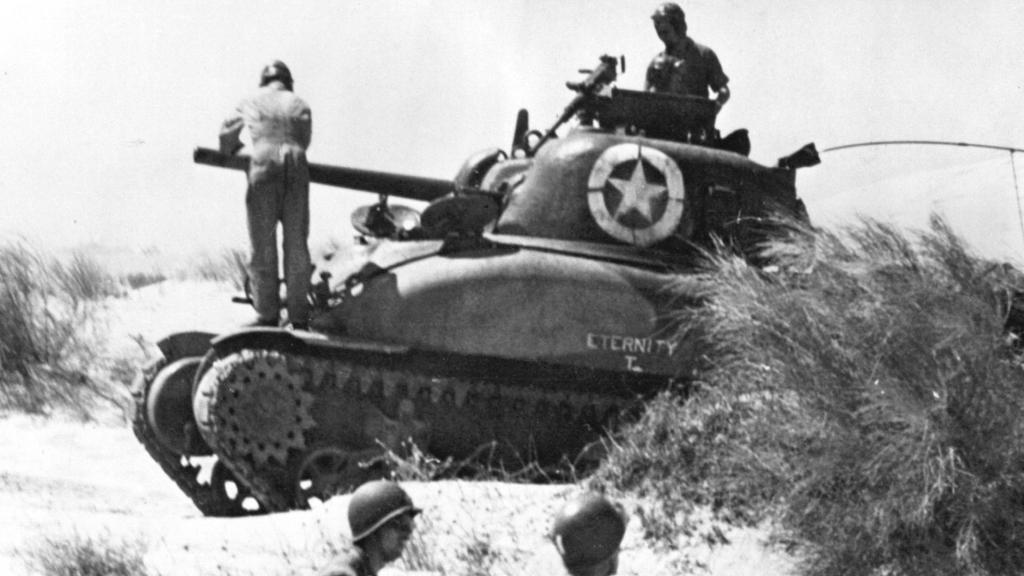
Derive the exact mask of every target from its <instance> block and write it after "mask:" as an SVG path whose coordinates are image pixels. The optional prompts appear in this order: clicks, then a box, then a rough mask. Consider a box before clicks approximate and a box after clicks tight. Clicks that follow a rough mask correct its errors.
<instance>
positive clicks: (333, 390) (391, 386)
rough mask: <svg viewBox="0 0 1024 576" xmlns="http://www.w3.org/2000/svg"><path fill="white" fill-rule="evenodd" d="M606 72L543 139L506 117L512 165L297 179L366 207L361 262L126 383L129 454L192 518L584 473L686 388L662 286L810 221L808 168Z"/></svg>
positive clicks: (205, 154) (236, 161)
mask: <svg viewBox="0 0 1024 576" xmlns="http://www.w3.org/2000/svg"><path fill="white" fill-rule="evenodd" d="M619 63H620V61H619V60H617V59H616V58H613V57H609V56H603V57H601V59H600V63H599V65H598V66H597V67H596V68H594V69H593V70H589V71H585V72H586V73H587V76H586V77H585V79H583V80H582V81H580V82H569V83H567V86H568V87H569V89H570V90H571V91H572V93H573V96H572V98H571V101H570V102H569V104H568V106H566V108H565V109H564V110H563V111H562V113H561V115H560V116H559V117H558V120H557V121H556V122H555V124H554V125H553V126H551V127H549V128H547V129H546V130H533V129H531V128H530V126H529V115H528V114H527V113H526V111H520V113H519V115H518V117H517V118H516V123H515V129H514V135H513V138H512V145H511V146H510V148H509V149H508V150H503V149H500V148H493V149H487V150H483V151H480V152H478V153H476V154H472V155H470V156H469V157H468V159H467V160H466V161H465V163H464V165H463V166H461V167H460V168H459V169H458V170H457V171H456V174H455V176H454V178H452V179H451V180H442V179H431V178H423V177H418V176H412V175H404V174H392V173H382V172H374V171H368V170H362V169H357V168H348V167H341V166H333V165H326V164H312V165H311V166H310V174H311V179H312V180H313V181H314V182H320V183H323V184H328V185H332V186H338V187H342V188H346V189H350V190H366V191H372V192H376V193H378V194H379V195H380V196H379V201H377V202H375V203H373V204H371V205H368V206H364V207H362V208H360V209H358V210H356V211H355V213H354V214H353V215H352V222H353V225H354V226H355V228H356V229H357V230H358V231H359V232H360V235H361V236H360V243H359V245H358V246H357V247H356V248H355V249H354V250H352V251H351V253H350V254H347V255H345V256H338V257H335V258H332V259H330V260H325V261H323V262H319V263H318V264H317V267H316V269H315V270H314V271H313V275H314V285H313V288H312V289H311V293H310V295H309V298H310V300H311V302H312V304H313V308H314V312H313V316H312V319H311V322H310V328H309V330H287V329H274V328H248V329H240V330H238V331H236V332H232V333H227V334H211V333H205V332H188V333H181V334H172V335H170V336H168V337H167V338H165V339H164V340H162V341H161V342H160V343H159V348H160V351H161V353H162V357H161V358H158V359H157V360H155V361H154V362H153V363H152V364H150V365H149V366H147V367H146V368H145V369H143V370H142V372H141V374H140V375H139V376H138V377H137V378H136V380H135V382H134V383H133V385H132V391H133V396H134V400H135V413H134V416H133V425H134V429H135V433H136V435H137V437H138V439H139V440H140V441H141V442H142V444H143V445H144V446H145V447H146V449H147V450H148V451H149V453H150V454H151V455H152V457H153V458H154V459H155V460H156V461H157V462H158V463H159V464H160V466H161V467H162V468H163V470H164V471H165V472H166V473H167V474H168V476H170V477H171V478H172V479H173V480H174V481H175V482H176V483H177V484H178V486H179V487H180V488H181V489H182V490H183V491H184V492H185V493H186V494H187V495H188V496H189V497H190V498H191V499H192V500H193V502H194V503H195V504H196V506H197V507H198V508H199V509H200V510H201V511H202V512H203V513H204V514H207V515H219V516H230V515H239V514H248V513H253V512H275V511H282V510H289V509H296V508H303V507H306V506H308V504H309V502H310V501H311V500H312V499H314V498H320V499H324V498H326V497H328V496H330V495H332V494H335V493H338V492H343V491H346V490H350V489H352V488H354V487H355V486H357V485H358V484H360V483H361V482H363V481H365V480H368V479H370V478H373V477H378V476H381V475H384V474H387V473H388V472H389V467H390V466H392V465H393V463H394V462H395V460H396V459H395V458H392V457H391V455H395V454H397V455H406V456H408V455H410V454H411V455H412V456H417V457H421V456H422V455H428V456H430V457H432V458H436V459H438V460H439V461H443V462H447V463H448V467H449V469H451V470H453V471H455V473H465V474H469V475H471V474H473V473H475V472H476V471H479V470H480V469H493V468H500V469H503V470H505V471H506V472H507V473H508V474H509V475H511V476H516V475H526V474H527V473H529V474H532V475H534V476H535V477H547V478H550V477H552V475H554V477H558V476H557V475H558V474H559V473H566V472H567V473H569V474H573V473H576V474H578V473H581V472H585V471H586V470H589V469H591V468H592V467H593V466H594V465H595V464H596V463H597V462H598V461H599V459H600V456H601V449H600V448H601V446H602V443H601V440H602V439H603V438H604V437H605V435H606V434H607V433H608V432H609V431H612V430H614V429H615V428H616V426H617V425H619V423H621V422H622V421H623V420H624V419H628V418H629V417H631V415H633V414H635V413H636V412H637V407H638V406H640V405H642V402H643V401H644V399H646V398H649V397H650V396H651V395H652V394H654V393H656V392H658V391H660V390H663V389H665V388H666V387H668V386H672V385H675V384H685V382H687V381H688V380H690V379H692V378H693V376H694V370H695V367H696V359H695V358H692V356H693V354H694V351H693V346H692V343H691V342H687V341H686V340H685V338H682V337H681V336H680V335H681V334H685V330H680V329H679V328H680V327H679V326H677V325H676V324H675V321H674V320H673V318H674V315H673V311H675V310H678V308H679V306H683V305H690V306H695V305H699V303H697V302H679V301H674V300H673V298H672V295H671V294H670V293H669V291H667V290H666V287H667V286H668V285H669V284H670V283H672V282H673V280H674V279H677V278H678V276H679V275H680V274H686V273H687V272H690V271H694V270H695V269H696V266H697V264H698V260H699V259H700V255H701V253H702V252H701V251H702V250H703V249H706V248H708V247H709V246H711V245H712V243H715V242H725V243H727V244H729V245H732V246H734V247H736V249H737V250H739V251H741V252H744V253H750V254H753V250H752V249H753V247H754V246H755V245H756V243H757V242H758V241H759V240H760V239H761V238H762V237H763V234H764V233H765V231H766V230H767V229H768V228H770V226H771V225H772V224H771V223H772V222H774V221H775V220H774V218H775V217H776V216H778V215H780V214H781V215H787V216H789V217H793V218H798V219H802V220H806V219H807V215H806V213H805V211H804V209H803V205H802V203H801V201H800V199H799V198H798V196H797V194H796V189H795V173H796V170H797V169H798V168H801V167H804V166H809V165H813V164H814V163H816V162H817V155H816V152H815V150H814V147H813V145H807V146H805V147H804V148H802V149H801V150H799V151H797V152H796V153H795V154H793V155H791V156H788V157H786V158H783V159H781V160H780V161H779V164H778V165H777V166H771V167H769V166H764V165H761V164H758V163H756V162H754V161H752V160H750V159H749V158H748V157H747V156H746V154H747V153H748V152H749V141H747V140H746V133H745V132H744V131H737V132H734V133H733V134H731V135H729V136H727V137H724V138H723V137H721V135H720V133H719V132H718V130H717V129H716V128H715V115H716V113H717V108H716V106H715V104H714V103H713V102H711V101H709V100H707V99H702V98H690V97H683V96H675V95H667V94H655V93H646V92H639V91H631V90H625V89H619V88H617V87H616V86H615V85H614V80H615V78H616V75H617V70H618V67H619V65H620V64H619ZM573 119H575V122H571V123H570V120H573ZM559 130H561V131H562V132H563V133H561V134H560V133H559ZM194 156H195V160H196V161H197V162H199V163H203V164H209V165H213V166H220V167H225V168H231V169H245V168H246V166H247V162H248V159H247V158H246V157H244V156H224V155H221V154H219V153H218V152H216V151H213V150H208V149H203V148H198V149H196V151H195V154H194ZM392 197H398V198H409V199H416V200H422V201H426V202H428V204H427V205H426V207H425V208H424V209H423V210H422V212H418V211H414V210H412V209H409V208H403V207H399V206H393V205H392V204H391V203H390V198H392ZM314 217H315V215H314ZM241 300H243V301H244V300H245V298H242V299H241Z"/></svg>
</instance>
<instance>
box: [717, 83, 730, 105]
mask: <svg viewBox="0 0 1024 576" xmlns="http://www.w3.org/2000/svg"><path fill="white" fill-rule="evenodd" d="M716 92H717V93H718V96H717V97H716V98H715V103H716V104H718V107H719V108H721V107H722V106H725V103H726V102H728V101H729V97H730V96H732V92H730V91H729V85H728V84H722V86H721V87H720V88H719V89H718V90H716Z"/></svg>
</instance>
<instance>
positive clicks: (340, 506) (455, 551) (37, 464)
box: [0, 282, 794, 576]
mask: <svg viewBox="0 0 1024 576" xmlns="http://www.w3.org/2000/svg"><path fill="white" fill-rule="evenodd" d="M232 295H233V294H232V289H231V288H230V287H225V286H223V285H218V284H208V283H195V282H193V283H181V282H165V283H162V284H159V285H155V286H150V287H147V288H144V289H142V290H139V291H135V292H133V293H132V294H130V295H128V296H127V297H125V298H120V299H117V300H114V301H112V302H111V303H110V304H109V305H108V308H107V311H106V313H105V314H104V320H103V321H102V322H101V323H100V325H99V331H100V332H101V333H103V334H104V336H105V339H106V341H107V342H108V345H107V346H106V349H105V351H104V352H103V354H102V355H101V356H100V357H98V358H97V362H115V361H117V359H119V358H120V359H121V360H120V361H121V362H124V361H125V360H124V359H128V361H129V362H132V363H134V362H139V363H141V362H142V361H143V360H144V359H145V357H146V356H147V355H150V354H152V353H154V350H155V347H154V342H155V341H156V340H157V339H159V338H160V337H161V336H163V335H166V334H168V333H170V332H173V331H176V330H184V329H206V330H211V331H223V330H227V329H230V328H232V327H236V326H238V325H239V324H241V323H243V322H245V321H247V320H248V319H250V317H251V315H252V311H251V310H250V309H249V308H248V307H246V306H244V305H238V304H232V303H231V302H230V297H231V296H232ZM99 420H100V421H98V422H88V423H84V422H81V421H76V420H75V419H72V418H63V417H50V418H42V417H35V416H24V415H12V416H6V417H2V418H0V437H2V438H3V439H4V441H3V442H2V443H0V510H2V511H3V514H0V574H10V575H20V574H29V573H30V572H28V570H27V568H26V565H25V563H24V562H23V561H22V559H21V558H20V556H19V553H18V550H25V549H27V548H31V547H32V546H35V545H38V543H39V542H41V541H42V539H43V538H46V537H50V538H54V537H57V538H60V537H63V536H66V535H69V534H77V535H79V536H81V537H93V538H95V539H98V540H99V541H108V542H111V543H114V544H116V543H117V542H121V541H133V542H141V543H143V544H144V545H145V549H146V556H145V558H146V563H147V566H148V567H149V568H150V571H151V572H153V573H156V574H163V575H167V576H175V575H179V574H180V575H185V574H189V575H197V574H200V575H201V574H209V575H216V574H237V575H250V574H251V575H256V574H312V573H315V570H316V568H317V567H318V566H321V565H322V564H323V563H324V562H325V561H326V560H327V559H328V558H329V557H330V555H331V553H332V552H334V551H337V550H338V549H341V548H344V547H345V546H347V541H348V537H349V532H348V527H347V525H346V521H345V511H346V506H347V503H348V497H347V496H338V497H335V498H333V499H331V500H330V501H328V502H327V503H325V504H323V505H320V506H317V507H315V508H314V509H313V510H309V511H301V512H290V513H284V514H275V515H271V516H261V517H253V518H242V519H216V518H204V517H202V516H201V515H200V514H199V512H198V511H197V510H196V509H195V508H194V507H193V506H192V504H191V502H190V501H189V500H188V499H187V498H186V497H185V496H184V495H183V494H182V493H181V492H180V491H179V490H178V489H177V487H176V486H175V485H174V484H173V482H172V481H171V480H170V479H168V478H167V477H166V476H164V474H163V472H162V471H161V470H160V469H159V467H158V466H157V465H156V464H155V463H154V462H152V461H151V460H150V459H149V457H148V456H147V455H146V453H145V451H144V450H143V448H142V447H141V446H140V445H139V444H138V442H136V440H135V438H134V436H133V435H132V433H131V431H130V430H129V429H128V428H127V427H126V426H125V425H124V422H123V420H122V418H121V416H120V414H119V412H118V411H117V410H110V411H109V413H104V414H103V415H102V416H101V418H100V419H99ZM406 487H407V489H408V491H409V492H410V494H411V495H412V497H413V499H414V501H416V503H417V504H418V505H420V506H421V507H423V508H424V509H425V512H424V514H423V515H422V517H421V519H420V521H419V523H418V529H417V533H416V536H415V537H414V542H413V546H411V547H410V549H409V550H408V551H407V554H406V557H405V558H404V559H403V561H400V562H399V563H396V565H395V566H394V567H392V568H389V570H388V571H389V572H390V573H392V574H394V573H428V574H445V573H446V574H486V573H490V574H510V575H511V574H561V573H564V571H563V569H562V567H561V565H560V563H559V560H558V557H557V554H556V553H555V550H554V547H553V546H552V545H551V543H550V542H549V541H548V540H547V539H546V533H547V531H548V530H549V528H550V518H551V515H552V513H553V512H554V510H555V509H556V508H557V507H558V506H559V505H560V503H561V502H562V501H563V500H564V499H565V498H566V497H567V496H568V495H570V494H572V493H573V491H575V490H577V487H575V486H568V485H560V486H559V485H556V486H551V485H548V486H527V485H513V484H501V483H481V482H462V481H445V482H434V483H408V484H406ZM640 504H641V503H637V502H627V508H631V509H634V510H635V507H636V506H638V505H640ZM647 505H650V503H647ZM725 536H726V537H727V538H728V540H729V542H728V544H725V545H715V546H712V545H710V544H708V543H707V541H706V540H705V539H704V537H703V535H702V534H701V533H697V534H694V535H693V537H692V538H690V539H689V540H687V541H683V542H680V548H679V549H678V550H675V551H672V552H667V551H657V550H653V549H652V548H651V547H650V546H649V545H648V544H647V543H646V542H645V541H644V540H643V527H642V525H641V522H640V521H639V520H638V519H637V516H636V515H635V514H634V515H633V521H631V522H630V524H629V529H628V531H627V534H626V538H625V541H624V543H623V552H622V555H621V562H620V574H645V575H651V574H681V573H692V574H710V575H714V576H732V575H736V576H739V575H746V574H758V575H766V576H783V575H786V574H792V573H794V560H793V558H791V557H790V556H788V555H786V554H784V553H782V552H780V551H778V550H774V549H770V548H768V547H766V546H765V545H764V542H765V532H764V531H761V530H753V529H745V530H739V529H726V532H725Z"/></svg>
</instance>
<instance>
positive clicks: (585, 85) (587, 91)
mask: <svg viewBox="0 0 1024 576" xmlns="http://www.w3.org/2000/svg"><path fill="white" fill-rule="evenodd" d="M620 62H621V64H622V71H623V72H625V71H626V58H625V57H624V56H620V57H618V58H616V57H614V56H609V55H607V54H605V55H603V56H601V63H600V64H598V65H597V68H594V69H593V70H580V72H583V73H585V74H587V77H586V78H585V79H584V80H582V81H580V82H566V83H565V85H566V87H567V88H569V89H570V90H572V91H574V92H576V97H575V98H573V99H572V102H570V103H569V105H568V106H566V107H565V110H562V114H561V115H560V116H559V117H558V120H556V121H555V123H554V124H553V125H552V126H551V128H548V130H547V132H545V133H544V135H543V136H541V138H540V140H538V141H537V143H536V144H535V145H534V146H533V147H532V148H531V149H530V150H529V155H531V156H532V155H533V153H535V152H536V151H537V150H540V147H541V146H543V145H544V143H545V142H547V141H548V140H550V139H551V137H552V136H554V135H555V130H557V129H558V128H559V126H561V125H562V124H565V122H566V121H567V120H569V118H572V116H573V115H574V114H576V113H577V112H579V111H580V110H582V109H584V108H585V105H586V104H589V103H591V102H592V101H593V100H595V99H596V98H597V95H598V94H600V92H601V90H603V89H604V88H605V87H606V86H608V85H609V84H611V83H612V82H614V81H615V79H616V78H617V77H618V73H617V71H616V70H617V68H616V66H617V64H619V63H620ZM584 121H585V122H590V119H589V118H588V119H585V120H584Z"/></svg>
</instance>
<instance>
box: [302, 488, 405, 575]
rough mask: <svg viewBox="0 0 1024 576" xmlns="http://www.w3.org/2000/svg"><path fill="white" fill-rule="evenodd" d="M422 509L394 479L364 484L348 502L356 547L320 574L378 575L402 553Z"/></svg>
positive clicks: (350, 523) (353, 540)
mask: <svg viewBox="0 0 1024 576" xmlns="http://www.w3.org/2000/svg"><path fill="white" fill-rule="evenodd" d="M420 512H422V510H420V509H419V508H417V507H415V506H414V505H413V503H412V499H411V498H409V495H408V494H406V493H405V490H402V487H401V486H399V485H398V484H396V483H394V482H389V481H387V480H373V481H370V482H367V483H365V484H363V485H362V486H360V487H359V488H358V489H356V491H355V492H354V493H353V494H352V499H351V500H350V501H349V504H348V524H349V527H350V528H351V529H352V543H353V544H354V545H355V549H354V550H353V551H352V552H351V553H349V554H348V555H346V556H342V557H339V558H337V559H335V560H334V561H333V562H331V563H330V564H329V565H328V566H327V568H325V569H324V570H323V571H321V572H320V576H375V575H376V574H377V571H378V570H380V569H381V568H382V567H383V566H384V565H386V564H388V563H389V562H393V561H395V560H398V558H399V557H400V556H401V555H402V551H403V550H404V549H405V545H406V543H407V542H408V541H409V537H410V536H411V535H412V530H413V527H414V523H415V518H416V515H417V514H419V513H420Z"/></svg>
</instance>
